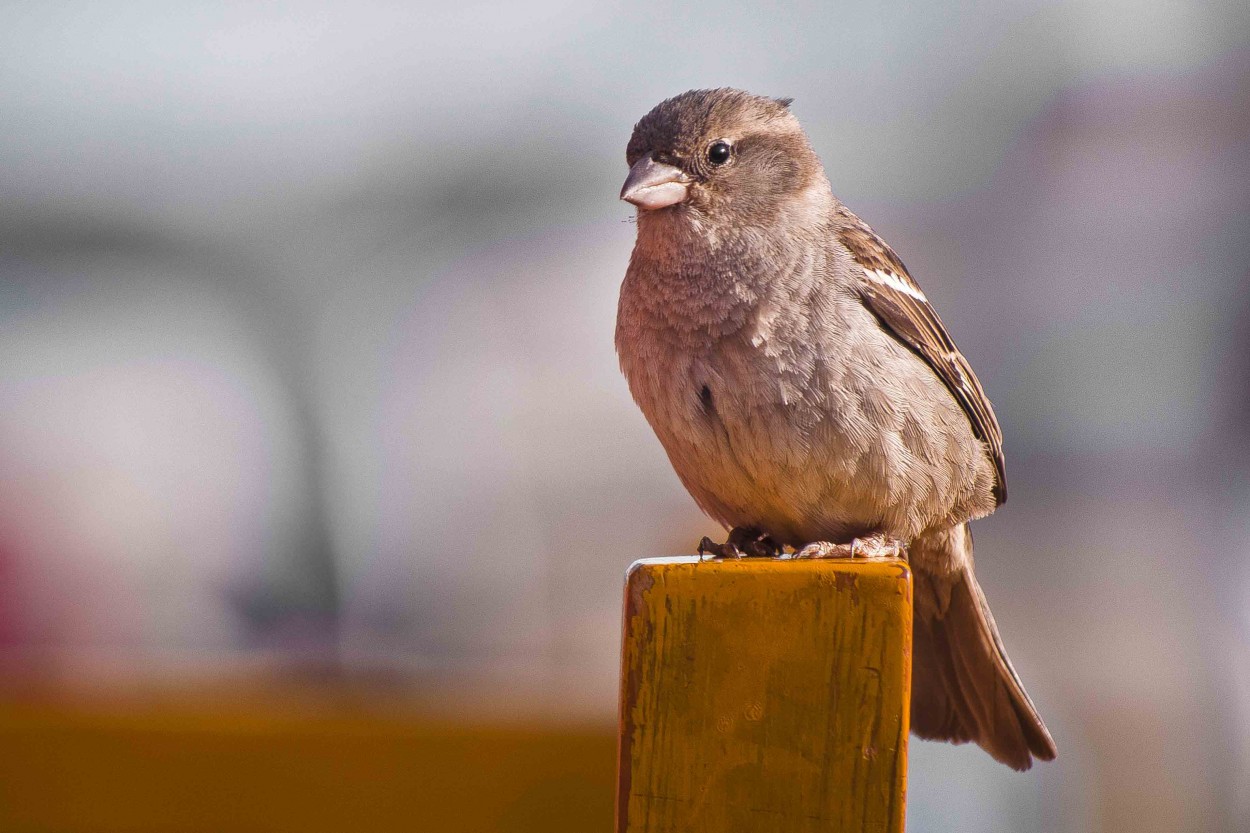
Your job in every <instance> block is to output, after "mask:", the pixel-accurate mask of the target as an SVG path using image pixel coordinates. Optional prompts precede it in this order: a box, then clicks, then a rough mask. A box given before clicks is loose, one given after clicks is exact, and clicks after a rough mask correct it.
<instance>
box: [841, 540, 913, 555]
mask: <svg viewBox="0 0 1250 833" xmlns="http://www.w3.org/2000/svg"><path fill="white" fill-rule="evenodd" d="M851 558H869V559H881V558H907V545H906V544H904V543H903V542H902V541H900V540H898V539H897V538H891V537H889V536H888V535H869V536H868V537H866V538H856V539H855V540H853V541H851Z"/></svg>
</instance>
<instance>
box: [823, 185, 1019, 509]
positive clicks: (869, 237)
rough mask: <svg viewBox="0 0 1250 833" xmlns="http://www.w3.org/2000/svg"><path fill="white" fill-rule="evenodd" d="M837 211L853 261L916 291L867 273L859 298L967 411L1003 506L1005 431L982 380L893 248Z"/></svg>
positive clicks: (841, 236)
mask: <svg viewBox="0 0 1250 833" xmlns="http://www.w3.org/2000/svg"><path fill="white" fill-rule="evenodd" d="M838 213H839V219H841V220H843V221H845V222H846V225H845V226H844V227H843V228H842V229H841V230H840V231H839V232H838V239H839V240H840V241H841V242H842V245H844V246H846V248H847V250H848V251H849V252H850V253H851V256H852V257H853V258H854V259H855V262H856V263H858V264H859V265H860V267H861V268H862V269H863V270H865V272H866V273H867V272H882V273H885V274H887V275H891V276H893V278H894V279H895V280H896V281H897V282H898V283H899V284H900V285H902V286H906V287H909V288H911V289H912V290H913V291H914V293H915V295H910V294H908V293H906V292H903V291H900V290H898V289H896V288H894V287H891V286H889V285H888V284H885V283H881V282H878V281H874V280H871V279H870V278H869V277H868V276H867V274H865V276H864V278H863V280H861V281H860V287H859V289H860V297H861V298H862V299H863V301H864V303H865V305H867V307H868V308H869V309H870V310H872V313H873V315H875V316H877V319H878V320H879V321H880V322H881V324H882V325H883V326H884V327H885V328H886V329H887V330H889V331H890V332H892V333H893V334H894V335H895V336H896V337H897V338H898V339H899V340H900V341H902V342H903V343H904V344H906V345H907V346H908V347H910V348H911V349H912V350H914V351H915V352H916V353H917V354H918V355H919V356H920V357H921V358H922V359H924V360H925V362H926V363H927V364H928V365H929V366H930V367H931V368H933V370H934V371H935V372H936V373H937V375H938V376H939V377H940V378H941V379H942V382H943V383H944V384H945V385H946V387H947V388H948V389H949V390H950V392H951V393H952V394H953V395H954V397H955V399H956V400H958V401H959V404H960V406H961V407H962V408H963V409H964V412H965V413H967V414H968V420H969V421H970V422H971V423H972V431H973V433H974V434H975V435H976V436H977V439H979V440H981V441H982V442H984V443H985V444H986V445H987V446H988V447H989V450H990V455H991V457H992V458H993V460H994V468H995V470H996V472H997V480H996V481H995V484H994V498H995V500H996V502H997V504H998V505H999V506H1001V505H1002V504H1003V503H1005V502H1006V501H1007V471H1006V465H1005V463H1004V461H1003V431H1002V429H1001V428H1000V427H999V425H998V418H997V417H995V416H994V408H993V406H991V405H990V400H989V397H987V396H986V395H985V390H984V388H982V387H981V382H980V381H979V380H978V379H977V376H976V374H975V373H973V372H972V366H971V365H969V364H968V360H967V359H965V358H964V356H963V354H962V353H960V352H959V348H958V347H956V346H955V342H954V341H953V340H952V339H951V337H950V334H949V333H948V332H947V331H946V327H945V326H944V325H943V324H942V320H941V319H940V318H938V315H937V313H936V312H935V311H934V310H933V307H932V306H930V305H929V302H928V301H926V300H923V299H924V293H923V292H921V290H920V286H919V284H917V283H916V281H915V279H914V278H912V276H911V275H910V274H909V273H908V272H907V267H906V266H904V265H903V261H902V260H900V259H899V257H898V255H896V254H895V253H894V250H893V249H891V248H890V247H889V246H888V245H886V243H885V241H883V240H882V239H881V238H880V237H878V236H877V234H876V232H874V231H873V230H872V229H871V228H869V227H868V225H867V224H866V223H865V222H864V221H863V220H861V219H859V217H856V216H855V215H854V214H852V213H851V212H850V211H849V210H847V209H846V208H845V207H841V208H840V210H839V212H838ZM915 296H919V297H915Z"/></svg>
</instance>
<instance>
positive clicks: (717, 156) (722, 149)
mask: <svg viewBox="0 0 1250 833" xmlns="http://www.w3.org/2000/svg"><path fill="white" fill-rule="evenodd" d="M729 153H730V148H729V143H728V142H712V146H711V147H709V148H708V149H707V161H709V162H711V163H712V164H713V165H724V164H725V163H726V162H728V161H729Z"/></svg>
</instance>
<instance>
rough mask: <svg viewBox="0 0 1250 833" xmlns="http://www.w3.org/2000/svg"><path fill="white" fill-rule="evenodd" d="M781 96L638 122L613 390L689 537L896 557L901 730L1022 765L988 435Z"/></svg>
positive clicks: (697, 102)
mask: <svg viewBox="0 0 1250 833" xmlns="http://www.w3.org/2000/svg"><path fill="white" fill-rule="evenodd" d="M790 104H791V100H790V99H774V98H767V97H762V96H757V95H752V94H750V93H747V92H743V91H741V90H733V89H724V88H722V89H714V90H692V91H689V92H686V93H682V94H681V95H678V96H675V97H673V98H670V99H667V100H665V101H663V102H661V103H660V104H659V105H657V106H656V107H655V108H654V109H653V110H651V112H649V113H648V114H647V115H645V116H644V117H643V118H642V119H641V120H640V121H639V122H638V123H637V124H636V125H635V127H634V130H633V135H632V136H631V137H630V140H629V144H628V146H627V148H626V152H625V159H626V162H627V163H628V165H629V174H628V177H627V178H626V180H625V184H624V187H623V188H622V189H621V199H623V200H626V201H627V202H629V203H632V204H633V205H634V206H636V207H637V239H636V242H635V245H634V249H633V254H632V255H631V257H630V261H629V267H628V270H627V271H626V273H625V279H624V281H623V282H622V284H621V294H620V302H619V305H618V309H617V322H616V349H617V353H618V355H619V357H620V364H621V369H622V371H623V372H624V374H625V378H626V380H627V382H628V384H629V389H630V392H631V394H632V395H633V398H634V400H635V401H636V402H637V404H638V406H639V408H640V409H641V410H642V413H643V415H644V416H645V417H646V419H647V421H648V422H649V423H650V424H651V427H652V429H654V431H655V434H656V436H657V437H658V438H659V440H660V443H661V444H662V445H663V446H664V449H665V451H666V452H667V453H668V457H669V460H670V461H671V462H672V465H673V468H674V469H675V470H676V472H677V476H678V477H679V478H680V479H681V482H682V484H683V485H684V486H685V487H686V489H687V490H688V491H689V492H690V494H691V496H692V497H693V498H694V500H695V502H696V503H697V504H698V505H699V507H700V508H702V509H703V511H704V512H706V513H707V514H708V515H709V516H711V517H712V518H713V519H715V520H716V521H719V522H720V523H721V524H722V525H724V526H725V528H726V529H730V530H731V532H730V533H729V540H728V541H727V542H726V543H724V544H715V543H714V542H711V541H710V540H709V539H706V538H705V539H704V540H703V542H702V543H701V544H700V553H701V554H702V553H704V552H707V551H711V552H712V553H713V554H714V555H719V556H728V555H733V556H738V555H743V554H746V555H779V554H781V553H782V552H783V551H784V550H783V548H786V547H792V548H794V550H795V551H796V552H795V557H834V556H846V555H855V556H868V557H876V556H881V555H889V554H905V555H906V557H907V558H908V561H909V563H910V565H911V569H912V575H913V582H914V585H913V599H914V602H913V613H914V616H913V654H912V656H913V668H912V686H913V691H912V701H911V729H912V731H913V732H914V733H915V734H916V735H918V736H920V737H922V738H928V739H934V740H946V741H950V742H952V743H965V742H968V741H972V742H975V743H977V744H979V745H980V746H981V747H982V748H983V749H985V751H986V752H988V753H989V754H990V755H992V756H993V757H994V758H995V759H996V760H998V761H1001V762H1002V763H1004V764H1007V765H1008V766H1011V767H1013V768H1014V769H1017V770H1025V769H1028V768H1029V767H1030V766H1031V765H1032V762H1033V759H1034V758H1039V759H1042V760H1051V759H1053V758H1054V757H1055V754H1056V748H1055V743H1054V741H1053V740H1052V739H1051V736H1050V733H1049V732H1048V731H1047V730H1046V726H1045V725H1044V724H1043V723H1042V720H1041V717H1039V715H1038V713H1037V709H1036V708H1035V707H1034V705H1033V702H1032V700H1030V699H1029V695H1028V694H1027V693H1026V692H1025V690H1024V686H1023V685H1022V684H1021V682H1020V678H1019V677H1018V676H1017V675H1016V672H1015V670H1014V669H1013V668H1012V666H1011V662H1010V660H1008V658H1007V652H1006V650H1005V649H1004V647H1003V641H1002V639H1001V637H1000V636H999V633H998V628H997V626H996V625H995V623H994V617H993V616H992V615H991V613H990V608H989V606H988V604H987V603H986V600H985V594H984V593H983V592H982V591H981V588H980V586H979V585H978V584H977V580H976V576H975V574H974V573H973V558H972V533H971V532H970V531H969V529H968V522H969V521H971V520H974V519H976V518H980V517H983V516H985V515H988V514H990V513H991V512H993V511H994V510H995V509H996V508H997V507H998V506H1000V505H1001V504H1002V503H1003V502H1004V501H1005V500H1006V499H1007V483H1006V475H1005V470H1004V465H1003V435H1002V431H1001V429H1000V428H999V424H998V420H997V419H996V417H995V416H994V409H993V408H992V407H991V406H990V402H989V399H988V398H987V397H986V394H985V391H984V390H983V389H982V387H981V384H980V382H979V381H978V380H977V377H976V375H975V374H974V373H973V372H972V368H971V367H970V366H969V364H968V361H967V360H966V359H965V358H964V356H963V355H962V354H961V353H960V352H959V349H958V348H957V347H956V346H955V343H954V341H952V340H951V337H950V335H949V334H948V332H947V330H946V327H945V326H943V324H942V322H941V320H940V319H939V318H938V316H937V313H936V312H934V310H933V307H932V306H931V305H930V304H929V301H928V299H927V298H926V297H925V294H924V292H923V291H922V290H921V289H920V286H919V285H918V284H917V283H916V281H915V280H914V279H913V278H912V277H911V275H910V274H909V273H908V271H907V269H906V267H905V266H904V265H903V262H902V261H901V260H900V259H899V257H898V255H896V254H895V253H894V250H893V249H891V248H890V247H889V246H888V245H886V243H885V242H884V241H883V240H882V239H881V238H880V237H879V236H877V234H876V233H875V232H874V231H873V230H872V229H871V228H869V227H868V225H867V224H866V223H864V221H863V220H861V219H860V218H859V217H857V216H856V215H855V214H853V213H852V212H851V211H850V210H849V209H848V208H847V207H846V206H844V205H843V204H842V203H841V202H840V201H839V200H838V199H837V198H836V197H835V196H834V195H833V193H832V190H831V186H830V184H829V180H828V178H827V177H826V175H825V171H824V168H823V166H822V164H821V161H820V159H819V157H817V155H816V153H815V151H814V150H813V149H812V146H811V144H810V143H809V141H808V139H807V136H806V134H805V133H804V131H803V128H802V127H801V126H800V124H799V121H798V119H797V118H795V116H794V114H793V113H792V112H791V110H790Z"/></svg>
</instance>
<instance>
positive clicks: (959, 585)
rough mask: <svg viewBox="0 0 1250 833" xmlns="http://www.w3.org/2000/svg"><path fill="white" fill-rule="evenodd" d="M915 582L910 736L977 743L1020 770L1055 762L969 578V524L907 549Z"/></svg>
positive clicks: (923, 539)
mask: <svg viewBox="0 0 1250 833" xmlns="http://www.w3.org/2000/svg"><path fill="white" fill-rule="evenodd" d="M910 558H911V563H912V569H913V575H914V581H915V596H914V598H915V617H914V622H913V632H914V648H913V653H912V701H911V730H912V731H913V732H915V733H916V734H917V735H919V736H920V737H922V738H929V739H931V740H945V741H950V742H952V743H965V742H967V741H974V742H976V743H977V744H978V745H979V746H980V747H981V748H982V749H984V750H985V751H986V752H988V753H990V755H992V756H993V757H994V759H995V760H998V761H1001V762H1002V763H1004V764H1007V765H1008V766H1010V767H1012V768H1013V769H1018V770H1024V769H1028V768H1029V767H1030V766H1032V765H1033V758H1034V757H1037V758H1040V759H1041V760H1044V761H1049V760H1052V759H1054V757H1055V754H1056V751H1057V750H1056V749H1055V742H1054V740H1053V739H1051V737H1050V732H1048V731H1046V726H1045V724H1043V723H1042V719H1041V717H1039V716H1038V714H1037V708H1036V707H1035V706H1034V705H1033V701H1032V700H1030V699H1029V695H1028V694H1027V693H1026V692H1025V690H1024V685H1023V684H1021V682H1020V678H1019V677H1018V676H1016V672H1015V669H1013V668H1012V667H1011V660H1009V659H1007V651H1006V650H1005V649H1004V648H1003V642H1002V638H1001V637H1000V636H999V635H998V628H997V627H996V626H995V624H994V617H993V616H992V615H991V614H990V608H989V605H988V604H987V603H986V601H985V594H984V593H982V592H981V587H980V585H978V584H977V579H976V576H975V575H974V574H973V572H972V533H971V532H970V531H969V530H968V525H967V524H961V525H959V526H957V527H954V528H952V529H949V530H946V531H944V532H941V533H937V534H929V535H924V536H921V537H920V538H918V539H916V540H915V541H914V542H912V545H911V547H910Z"/></svg>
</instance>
